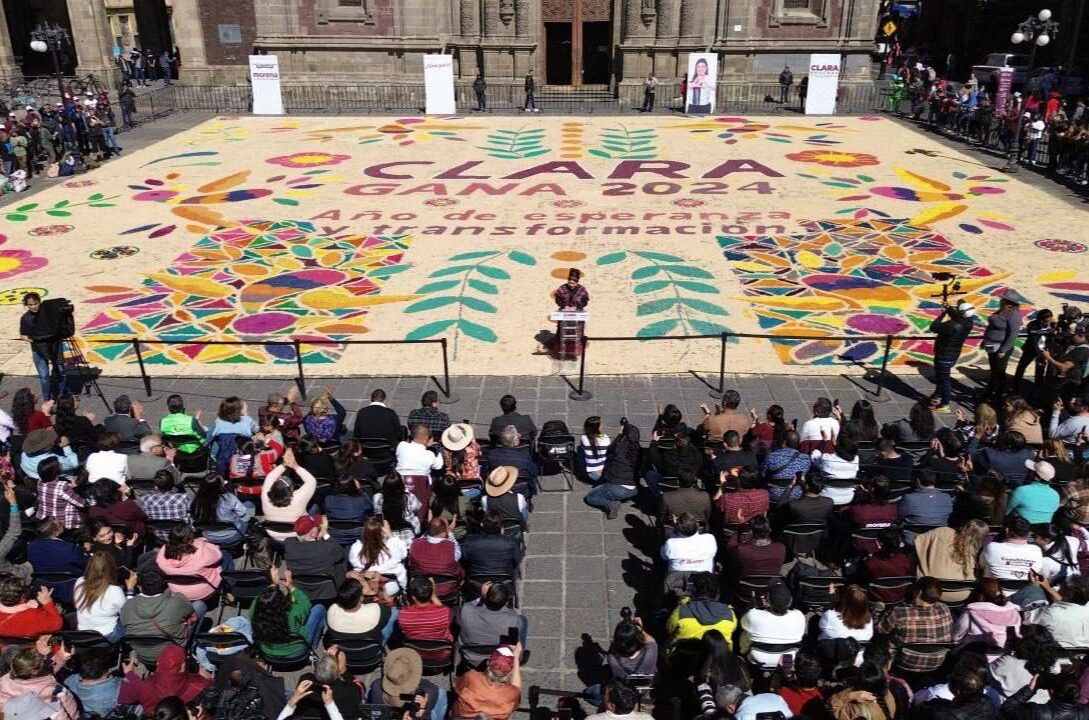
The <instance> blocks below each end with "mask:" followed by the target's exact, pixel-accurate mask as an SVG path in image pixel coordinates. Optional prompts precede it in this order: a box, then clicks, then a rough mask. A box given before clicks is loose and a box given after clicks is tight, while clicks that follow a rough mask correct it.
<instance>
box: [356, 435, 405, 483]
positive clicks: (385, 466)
mask: <svg viewBox="0 0 1089 720" xmlns="http://www.w3.org/2000/svg"><path fill="white" fill-rule="evenodd" d="M356 440H358V441H359V445H360V447H361V448H362V450H363V457H365V458H367V459H368V460H370V462H371V465H373V466H374V469H375V472H377V473H378V475H379V477H381V476H383V475H385V474H386V473H388V472H389V471H390V470H392V469H393V465H394V462H395V460H396V457H395V455H394V450H393V445H391V444H390V442H389V441H388V440H385V439H383V438H356Z"/></svg>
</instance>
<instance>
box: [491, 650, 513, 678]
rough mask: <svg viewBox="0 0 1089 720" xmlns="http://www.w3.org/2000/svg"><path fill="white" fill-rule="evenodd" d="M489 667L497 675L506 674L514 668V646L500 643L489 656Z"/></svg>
mask: <svg viewBox="0 0 1089 720" xmlns="http://www.w3.org/2000/svg"><path fill="white" fill-rule="evenodd" d="M488 669H489V670H491V671H492V672H494V673H496V674H497V675H506V674H507V673H509V672H510V671H512V670H514V648H512V647H511V646H509V645H500V646H499V647H497V648H496V649H495V650H492V654H491V656H490V657H489V658H488Z"/></svg>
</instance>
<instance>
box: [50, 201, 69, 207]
mask: <svg viewBox="0 0 1089 720" xmlns="http://www.w3.org/2000/svg"><path fill="white" fill-rule="evenodd" d="M67 204H68V201H67V200H58V201H57V202H55V203H53V207H55V208H62V207H64V206H65V205H67Z"/></svg>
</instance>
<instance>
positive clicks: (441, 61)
mask: <svg viewBox="0 0 1089 720" xmlns="http://www.w3.org/2000/svg"><path fill="white" fill-rule="evenodd" d="M423 62H424V96H425V108H424V109H425V112H426V113H427V114H428V115H453V114H454V113H456V112H457V101H456V100H455V99H454V56H453V55H424V56H423Z"/></svg>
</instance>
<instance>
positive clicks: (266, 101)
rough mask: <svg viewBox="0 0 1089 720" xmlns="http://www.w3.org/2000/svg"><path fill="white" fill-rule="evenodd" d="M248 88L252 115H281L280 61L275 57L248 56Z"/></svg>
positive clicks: (282, 100) (282, 108)
mask: <svg viewBox="0 0 1089 720" xmlns="http://www.w3.org/2000/svg"><path fill="white" fill-rule="evenodd" d="M250 88H251V90H252V92H253V114H254V115H283V114H284V98H283V95H281V94H280V60H279V58H277V57H276V56H275V55H250Z"/></svg>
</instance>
